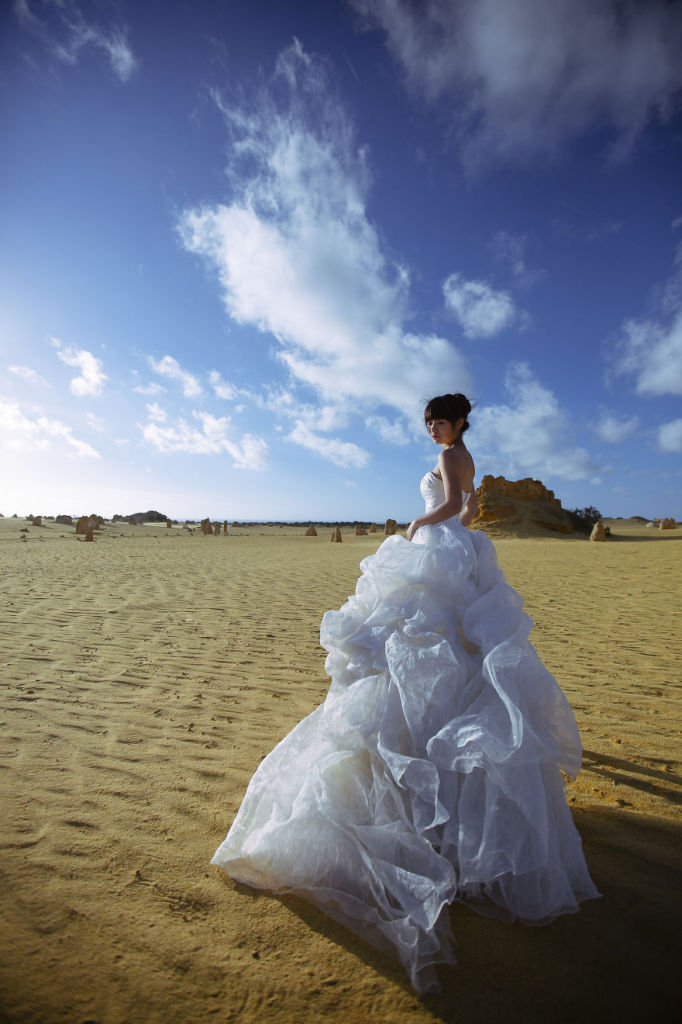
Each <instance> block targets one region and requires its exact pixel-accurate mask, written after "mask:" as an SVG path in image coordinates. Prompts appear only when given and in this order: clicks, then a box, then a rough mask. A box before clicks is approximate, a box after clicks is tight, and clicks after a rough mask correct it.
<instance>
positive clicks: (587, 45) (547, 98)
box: [352, 0, 682, 164]
mask: <svg viewBox="0 0 682 1024" xmlns="http://www.w3.org/2000/svg"><path fill="white" fill-rule="evenodd" d="M352 3H353V5H354V7H355V8H356V9H357V10H358V11H359V12H361V14H363V15H365V17H366V24H367V25H369V26H374V25H378V26H380V27H381V28H382V29H383V30H384V31H385V33H386V36H387V40H388V46H389V48H390V50H391V52H392V53H393V55H394V56H395V58H396V59H397V60H398V61H399V63H400V64H401V65H402V67H403V69H404V71H405V74H406V76H407V80H408V83H409V84H410V86H411V87H413V88H415V89H416V90H418V91H419V92H421V93H422V94H423V95H424V96H426V97H427V98H428V99H429V100H431V101H436V100H442V101H443V102H444V103H447V104H448V105H449V107H450V110H451V111H452V113H451V117H452V119H453V121H454V128H455V131H456V134H457V138H458V140H459V143H460V146H461V149H462V152H463V155H464V158H465V160H466V161H467V162H468V163H470V164H476V163H478V162H480V161H481V160H487V159H490V158H497V159H502V160H526V159H529V158H533V157H537V156H538V155H541V156H547V157H551V156H554V155H556V154H557V153H558V152H559V151H560V149H561V148H562V147H563V146H565V145H566V144H567V143H569V142H571V141H572V140H574V139H576V138H577V137H579V136H581V135H583V134H585V133H586V132H588V131H589V130H590V129H592V128H594V127H597V126H601V125H606V126H608V127H610V128H611V131H612V133H613V137H614V145H613V150H612V152H613V154H614V155H617V156H623V155H625V154H626V153H627V152H629V150H630V149H631V147H632V145H633V144H634V142H635V140H636V139H637V137H638V136H639V135H640V133H641V132H642V131H643V129H644V128H645V127H646V125H647V124H648V123H649V122H650V121H652V120H654V119H661V120H666V119H667V118H668V117H670V116H671V114H672V112H673V110H674V108H675V104H676V102H677V101H678V100H679V90H680V88H682V63H681V62H680V59H679V54H680V51H681V50H682V19H680V17H679V10H678V8H677V5H676V4H670V3H666V2H665V0H647V3H642V4H623V3H621V2H620V0H601V2H599V3H594V0H551V3H548V2H547V0H509V2H505V3H501V2H500V0H475V2H467V0H460V2H451V3H443V2H442V0H422V2H421V3H419V4H414V3H412V2H411V0H352Z"/></svg>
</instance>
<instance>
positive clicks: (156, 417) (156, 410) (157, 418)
mask: <svg viewBox="0 0 682 1024" xmlns="http://www.w3.org/2000/svg"><path fill="white" fill-rule="evenodd" d="M146 409H147V416H148V417H149V419H150V420H151V421H152V422H153V423H165V422H166V420H167V419H168V413H167V412H166V411H165V409H162V408H161V406H160V405H157V403H156V402H152V403H151V404H149V405H147V406H146Z"/></svg>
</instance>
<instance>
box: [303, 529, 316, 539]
mask: <svg viewBox="0 0 682 1024" xmlns="http://www.w3.org/2000/svg"><path fill="white" fill-rule="evenodd" d="M305 535H306V537H317V530H316V529H315V527H314V526H309V527H308V529H307V530H306V531H305Z"/></svg>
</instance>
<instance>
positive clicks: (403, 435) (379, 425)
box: [365, 415, 410, 445]
mask: <svg viewBox="0 0 682 1024" xmlns="http://www.w3.org/2000/svg"><path fill="white" fill-rule="evenodd" d="M365 426H366V427H367V429H368V430H370V431H371V432H372V433H376V434H378V435H379V437H380V438H381V439H382V441H386V442H387V443H388V444H397V445H405V444H408V443H409V441H410V435H409V430H408V426H407V424H406V423H405V421H404V420H400V419H396V420H393V421H391V420H389V419H387V417H386V416H378V415H374V416H368V417H367V419H366V420H365Z"/></svg>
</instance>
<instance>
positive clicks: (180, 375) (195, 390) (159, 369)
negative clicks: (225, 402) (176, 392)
mask: <svg viewBox="0 0 682 1024" xmlns="http://www.w3.org/2000/svg"><path fill="white" fill-rule="evenodd" d="M149 365H150V366H151V368H152V370H154V372H155V373H158V374H160V375H161V376H162V377H168V378H169V379H170V380H179V381H180V383H181V384H182V393H183V395H184V396H185V398H198V396H199V395H200V394H202V390H201V384H200V383H199V381H198V380H197V379H196V377H194V376H193V375H192V374H191V373H189V372H188V371H187V370H183V368H182V367H181V366H180V364H179V363H178V361H177V359H173V356H164V357H163V359H159V360H156V359H153V358H152V356H149Z"/></svg>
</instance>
